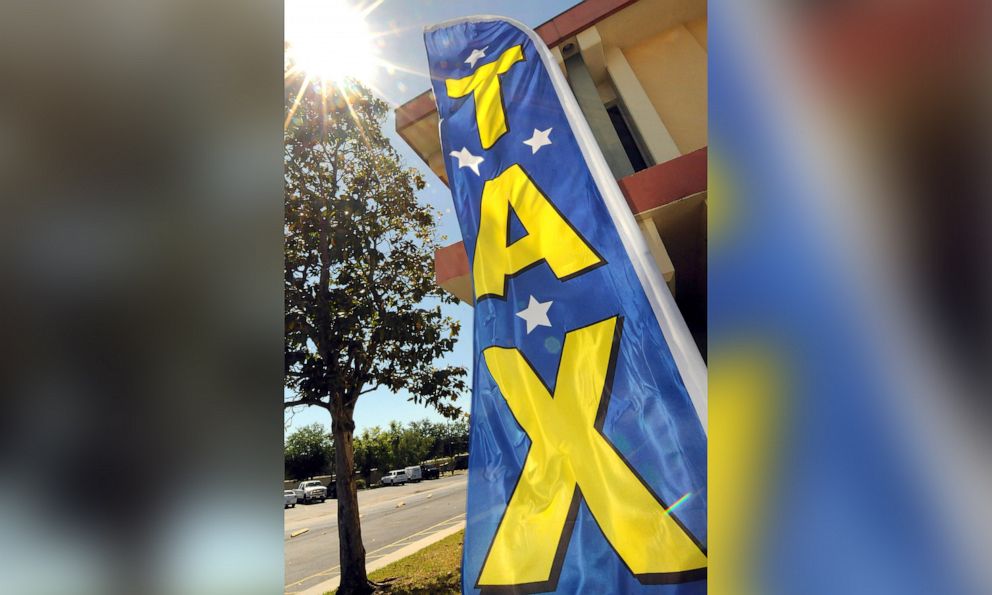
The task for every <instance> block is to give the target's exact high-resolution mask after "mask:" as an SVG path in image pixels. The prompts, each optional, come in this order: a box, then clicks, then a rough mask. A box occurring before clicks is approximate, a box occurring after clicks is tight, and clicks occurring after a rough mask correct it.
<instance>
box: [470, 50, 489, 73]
mask: <svg viewBox="0 0 992 595" xmlns="http://www.w3.org/2000/svg"><path fill="white" fill-rule="evenodd" d="M488 49H489V46H488V45H487V46H486V47H484V48H482V49H481V50H472V53H471V54H469V55H468V58H467V59H466V60H465V63H466V64H468V65H469V66H471V67H472V68H475V63H476V62H478V61H479V60H481V59H483V58H485V57H486V50H488Z"/></svg>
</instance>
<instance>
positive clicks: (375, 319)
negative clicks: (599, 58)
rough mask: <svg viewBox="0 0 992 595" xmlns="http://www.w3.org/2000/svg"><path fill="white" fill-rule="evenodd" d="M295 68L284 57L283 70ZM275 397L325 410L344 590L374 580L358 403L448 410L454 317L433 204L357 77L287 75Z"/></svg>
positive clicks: (456, 384) (454, 392)
mask: <svg viewBox="0 0 992 595" xmlns="http://www.w3.org/2000/svg"><path fill="white" fill-rule="evenodd" d="M291 67H292V66H291V65H290V68H291ZM285 91H286V109H287V126H286V130H285V134H284V140H285V155H284V159H285V170H284V174H285V182H286V185H285V196H284V202H285V225H284V236H285V253H286V254H285V271H284V273H285V274H284V286H285V310H286V316H285V319H286V321H285V362H286V369H285V378H286V380H285V384H286V386H287V388H289V389H290V392H291V393H292V395H291V396H290V397H289V398H288V399H287V400H285V402H284V406H285V407H296V406H301V405H305V406H315V407H321V408H323V409H326V410H327V411H328V412H329V413H330V416H331V433H332V435H333V438H334V444H335V467H336V469H337V493H338V500H337V503H338V535H339V537H340V542H341V548H340V552H341V559H340V563H341V586H340V587H339V592H341V593H364V592H368V591H370V589H371V585H370V584H369V582H368V580H367V577H366V572H365V548H364V546H363V545H362V537H361V527H360V525H359V520H358V500H357V493H356V489H355V478H354V462H355V461H354V448H353V441H352V440H353V439H352V434H353V432H354V428H355V424H354V411H355V405H356V403H357V402H358V399H359V397H360V396H361V395H363V394H366V393H368V392H370V391H372V390H375V389H376V388H379V387H385V388H388V389H390V390H391V391H394V392H395V391H399V390H406V392H407V393H408V394H409V395H410V400H412V401H414V402H416V403H423V404H426V405H429V406H433V407H435V408H436V409H437V410H438V411H439V412H440V413H442V414H443V415H446V416H454V415H456V414H457V413H458V411H459V410H458V408H457V407H456V406H455V405H454V401H455V399H456V398H457V397H458V396H459V394H460V393H461V392H462V391H463V390H464V388H465V370H464V368H462V367H458V366H438V365H436V364H435V362H436V360H437V359H438V358H440V357H441V356H443V355H444V354H445V353H448V352H450V351H451V350H452V348H453V347H454V345H455V340H456V338H457V335H458V330H459V325H458V323H457V322H456V321H455V320H454V319H452V318H451V317H449V316H446V315H444V314H443V313H442V310H441V306H442V304H443V303H446V302H447V303H454V301H455V300H454V298H453V297H450V296H448V295H447V294H446V293H445V292H443V291H442V290H440V288H438V287H437V285H436V284H435V281H434V274H433V258H434V251H435V250H436V249H437V247H438V240H437V239H436V237H435V234H436V231H435V230H436V218H437V213H436V212H435V211H434V210H433V209H431V208H429V207H427V206H424V205H422V204H420V203H419V202H418V201H417V197H416V192H417V191H418V190H421V189H423V188H424V186H425V184H424V180H423V178H422V177H421V176H420V174H418V173H417V172H416V171H414V170H411V169H407V168H404V167H402V165H401V163H400V159H399V155H398V154H397V153H396V150H395V149H394V148H393V147H392V145H391V144H390V143H389V140H388V139H386V138H385V136H383V134H382V122H383V121H384V119H385V117H386V114H387V110H388V106H387V105H386V104H385V103H384V102H383V101H381V100H379V99H377V98H375V97H374V96H373V95H372V94H371V93H370V92H369V91H368V90H367V89H365V88H364V87H362V86H361V85H358V84H354V83H350V84H345V85H337V86H331V85H329V84H327V83H320V82H313V81H312V79H308V78H305V77H303V76H293V75H289V76H287V83H286V89H285Z"/></svg>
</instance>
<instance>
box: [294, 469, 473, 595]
mask: <svg viewBox="0 0 992 595" xmlns="http://www.w3.org/2000/svg"><path fill="white" fill-rule="evenodd" d="M467 477H468V476H467V475H465V472H464V471H459V472H458V474H456V475H455V476H453V477H452V476H448V475H446V476H445V477H443V478H441V479H435V480H431V481H422V482H420V483H413V484H407V485H403V486H397V487H384V488H377V489H375V490H363V491H360V492H359V493H358V507H359V511H360V513H361V519H362V539H363V541H364V542H365V555H366V562H372V561H374V560H375V559H377V558H379V557H381V556H384V555H386V554H389V553H390V552H393V551H396V550H398V549H400V548H401V547H403V546H405V545H408V544H410V543H412V542H414V541H417V540H419V539H423V538H424V537H426V536H428V535H430V534H431V533H433V532H435V531H439V530H441V529H444V528H445V527H448V526H450V525H452V524H454V523H457V522H459V521H462V520H464V519H465V488H466V484H467V482H468V479H467ZM337 516H338V515H337V500H328V501H326V502H324V503H323V504H308V505H303V504H297V505H296V508H290V509H287V510H286V516H285V526H284V531H285V534H284V539H285V548H284V549H285V564H286V593H295V592H297V591H302V590H304V589H306V588H308V587H312V586H313V585H316V584H317V583H321V582H324V581H326V580H328V579H331V578H334V577H335V576H337V575H338V524H337ZM304 529H307V531H306V532H305V533H301V534H298V535H297V536H296V537H292V535H293V534H294V533H297V532H300V531H302V530H304Z"/></svg>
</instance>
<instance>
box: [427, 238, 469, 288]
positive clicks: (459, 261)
mask: <svg viewBox="0 0 992 595" xmlns="http://www.w3.org/2000/svg"><path fill="white" fill-rule="evenodd" d="M467 274H468V253H467V252H465V242H458V243H455V244H451V245H450V246H445V247H443V248H441V249H439V250H438V251H437V252H435V253H434V279H435V280H436V281H437V284H438V285H441V284H442V283H445V282H446V281H449V280H450V279H455V278H457V277H462V276H464V275H467Z"/></svg>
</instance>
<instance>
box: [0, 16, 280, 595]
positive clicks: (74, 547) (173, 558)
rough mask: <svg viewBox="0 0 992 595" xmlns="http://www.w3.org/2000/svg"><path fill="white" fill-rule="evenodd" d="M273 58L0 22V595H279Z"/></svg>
mask: <svg viewBox="0 0 992 595" xmlns="http://www.w3.org/2000/svg"><path fill="white" fill-rule="evenodd" d="M282 37H283V35H282V5H281V3H260V2H251V1H249V2H240V1H239V2H233V1H229V0H220V1H208V2H192V1H189V0H174V1H165V0H157V1H152V2H122V1H119V0H96V1H94V2H85V3H62V2H53V1H51V0H40V1H30V2H27V1H20V0H15V1H14V2H9V3H5V5H4V16H3V18H2V19H0V78H2V80H3V83H2V85H0V171H2V172H3V174H2V175H0V179H2V181H3V185H4V187H3V190H2V191H0V196H2V199H0V200H2V204H3V206H4V212H3V215H2V216H0V242H2V244H0V245H2V247H3V249H2V251H0V262H2V266H3V271H4V276H3V291H2V292H0V295H2V298H0V320H2V328H3V330H4V333H3V335H4V339H6V341H5V343H4V348H3V350H2V351H0V362H2V364H0V369H2V370H3V371H4V374H3V376H2V377H3V379H4V386H3V389H2V394H3V397H4V398H3V399H2V401H0V444H2V447H0V593H23V594H33V593H84V594H85V593H94V594H95V593H100V594H122V595H123V594H135V593H143V594H155V593H184V594H188V593H193V594H201V593H276V592H279V591H280V590H281V589H282V584H283V581H282V570H283V562H282V512H281V504H280V501H281V498H282V496H281V495H280V493H279V492H280V488H279V484H280V481H279V480H280V479H281V475H282V460H281V459H282V457H281V445H282V433H283V428H282V423H281V420H282V411H281V401H282V345H281V343H282V323H283V318H282V291H281V285H282V283H281V279H282V272H281V271H282V233H281V231H282V200H281V193H282V134H281V128H280V126H281V123H282V120H283V117H284V116H283V111H282V105H283V103H282V99H283V96H282V80H281V74H280V73H281V71H282V49H283V48H282Z"/></svg>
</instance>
